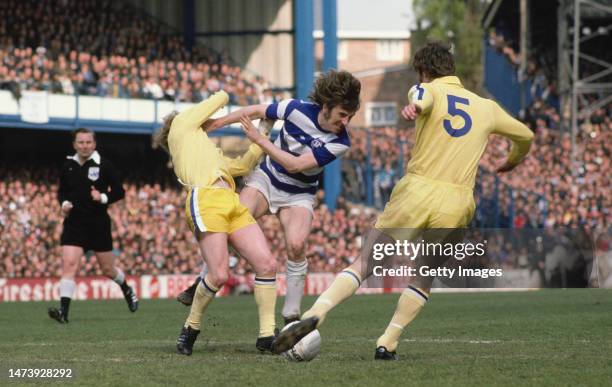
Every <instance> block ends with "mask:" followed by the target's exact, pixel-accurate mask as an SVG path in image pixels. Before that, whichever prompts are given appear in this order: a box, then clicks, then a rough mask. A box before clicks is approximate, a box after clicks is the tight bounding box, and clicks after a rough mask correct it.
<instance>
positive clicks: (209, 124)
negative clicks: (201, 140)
mask: <svg viewBox="0 0 612 387" xmlns="http://www.w3.org/2000/svg"><path fill="white" fill-rule="evenodd" d="M200 127H201V128H202V129H204V131H205V132H212V131H213V130H217V129H219V120H218V119H216V118H209V119H207V120H206V121H204V123H203V124H202V126H200Z"/></svg>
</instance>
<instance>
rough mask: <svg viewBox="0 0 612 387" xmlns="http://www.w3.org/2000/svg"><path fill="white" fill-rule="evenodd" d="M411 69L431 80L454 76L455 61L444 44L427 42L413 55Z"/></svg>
mask: <svg viewBox="0 0 612 387" xmlns="http://www.w3.org/2000/svg"><path fill="white" fill-rule="evenodd" d="M412 67H413V68H414V71H416V72H417V73H419V74H420V73H424V74H427V75H428V76H429V77H430V78H431V79H435V78H440V77H446V76H448V75H454V74H455V59H454V58H453V54H452V53H451V52H450V47H447V46H446V45H445V44H444V43H442V42H429V43H427V44H426V45H425V46H424V47H421V48H420V49H419V50H417V52H415V53H414V57H413V58H412Z"/></svg>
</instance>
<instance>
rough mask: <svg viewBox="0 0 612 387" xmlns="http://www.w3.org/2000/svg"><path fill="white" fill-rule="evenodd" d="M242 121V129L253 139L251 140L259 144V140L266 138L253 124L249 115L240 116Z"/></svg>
mask: <svg viewBox="0 0 612 387" xmlns="http://www.w3.org/2000/svg"><path fill="white" fill-rule="evenodd" d="M240 123H241V124H242V130H243V131H244V134H245V135H246V136H247V137H248V138H249V140H251V142H253V143H255V144H257V141H259V140H261V139H262V138H264V137H263V136H262V135H261V134H260V133H259V131H258V130H257V128H256V127H255V125H253V123H252V122H251V119H250V118H249V117H247V116H242V117H240Z"/></svg>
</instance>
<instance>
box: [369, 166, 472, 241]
mask: <svg viewBox="0 0 612 387" xmlns="http://www.w3.org/2000/svg"><path fill="white" fill-rule="evenodd" d="M475 208H476V205H475V203H474V194H473V192H472V189H471V188H469V187H465V186H462V185H457V184H450V183H444V182H441V181H437V180H432V179H429V178H426V177H422V176H417V175H412V174H407V175H406V176H404V177H403V178H402V179H400V181H398V182H397V184H396V185H395V188H393V192H392V193H391V198H390V200H389V203H387V205H386V206H385V210H384V211H383V213H382V214H381V215H380V216H379V217H378V220H377V221H376V225H375V227H376V228H377V229H394V228H395V229H399V228H418V229H423V228H463V227H466V226H467V225H468V224H469V223H470V221H471V220H472V216H474V210H475Z"/></svg>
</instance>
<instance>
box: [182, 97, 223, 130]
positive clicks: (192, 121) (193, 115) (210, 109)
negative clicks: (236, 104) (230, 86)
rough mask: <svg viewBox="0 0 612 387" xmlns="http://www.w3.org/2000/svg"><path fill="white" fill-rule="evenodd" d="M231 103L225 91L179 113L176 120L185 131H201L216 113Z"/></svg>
mask: <svg viewBox="0 0 612 387" xmlns="http://www.w3.org/2000/svg"><path fill="white" fill-rule="evenodd" d="M228 102H229V96H228V95H227V93H226V92H225V91H223V90H221V91H218V92H216V93H215V94H213V95H212V96H211V97H208V98H207V99H205V100H204V101H202V102H200V103H198V104H197V105H194V106H192V107H190V108H189V109H187V110H185V111H184V112H181V113H179V114H178V115H177V116H176V117H175V118H174V119H175V120H176V121H179V122H180V123H181V125H180V127H181V128H184V129H199V128H200V126H201V125H202V124H203V123H204V122H205V121H206V120H208V119H209V118H210V117H211V116H212V115H213V114H215V112H216V111H217V110H219V109H221V108H222V107H223V106H225V105H226V104H227V103H228Z"/></svg>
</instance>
